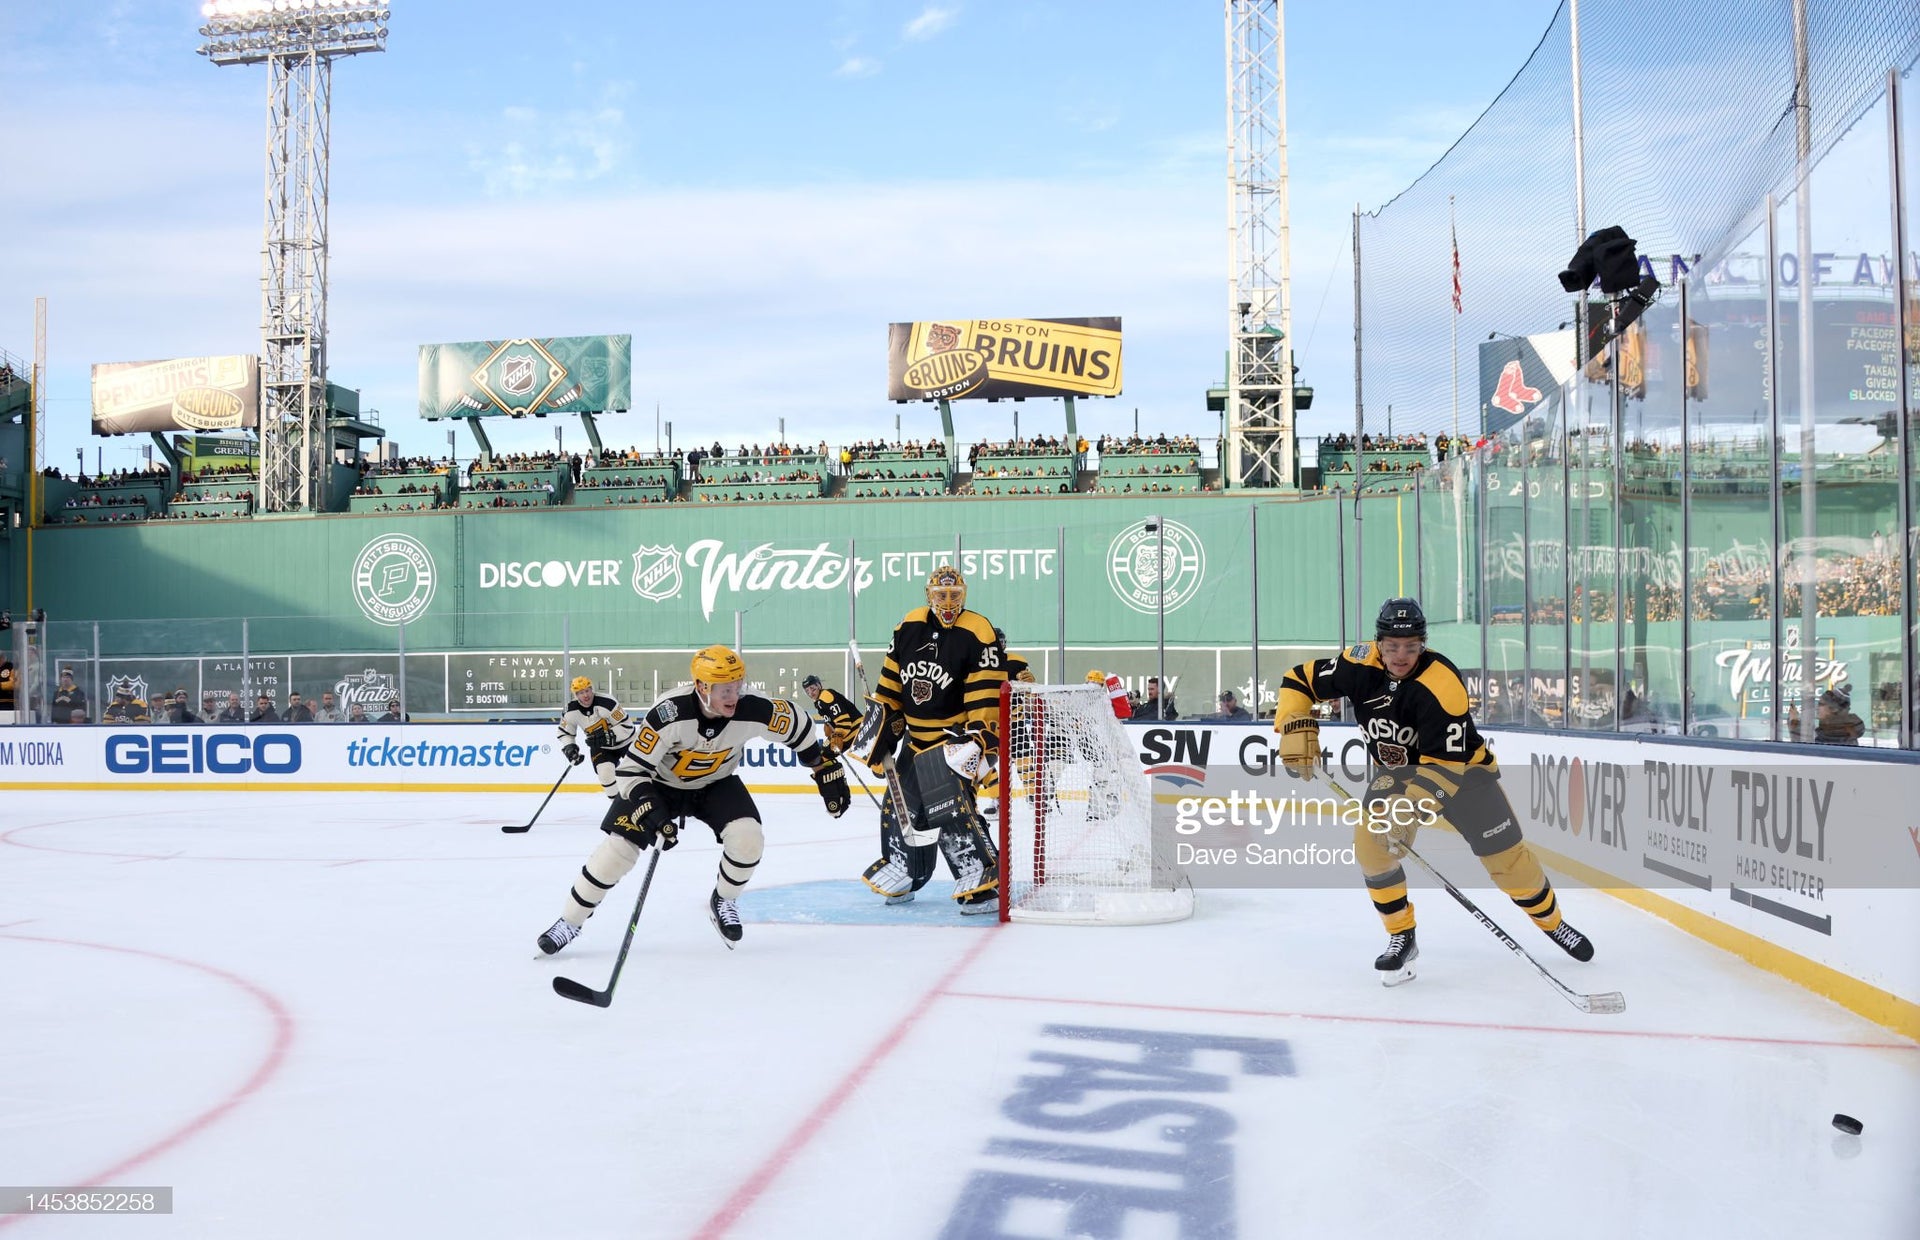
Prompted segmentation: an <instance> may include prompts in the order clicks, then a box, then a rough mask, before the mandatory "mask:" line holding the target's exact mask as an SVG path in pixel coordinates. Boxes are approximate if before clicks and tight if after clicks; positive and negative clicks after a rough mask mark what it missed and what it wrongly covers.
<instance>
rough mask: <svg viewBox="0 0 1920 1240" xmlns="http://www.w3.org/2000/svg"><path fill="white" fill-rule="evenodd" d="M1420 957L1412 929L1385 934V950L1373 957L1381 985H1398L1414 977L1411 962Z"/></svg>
mask: <svg viewBox="0 0 1920 1240" xmlns="http://www.w3.org/2000/svg"><path fill="white" fill-rule="evenodd" d="M1419 957H1420V945H1419V944H1418V943H1416V942H1414V939H1413V930H1412V929H1411V928H1408V929H1406V930H1403V931H1401V932H1400V933H1399V934H1393V935H1388V936H1387V950H1385V951H1383V952H1381V953H1380V954H1379V955H1378V956H1376V957H1374V960H1373V967H1374V968H1376V969H1378V970H1379V971H1380V984H1381V985H1382V986H1399V985H1402V984H1404V983H1406V982H1410V981H1412V980H1413V979H1414V972H1413V962H1414V961H1415V960H1417V959H1419Z"/></svg>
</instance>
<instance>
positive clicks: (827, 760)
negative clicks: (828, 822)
mask: <svg viewBox="0 0 1920 1240" xmlns="http://www.w3.org/2000/svg"><path fill="white" fill-rule="evenodd" d="M815 752H816V754H817V755H818V756H817V760H816V761H814V762H810V763H808V765H809V766H811V767H812V768H813V786H814V787H816V788H818V789H820V799H821V800H822V801H824V802H826V805H827V813H829V814H831V815H833V816H834V817H835V818H838V817H839V816H840V815H842V814H844V813H846V812H847V810H848V809H850V808H851V807H852V806H853V796H852V794H851V793H849V792H848V791H847V768H846V767H844V766H841V765H840V762H839V760H838V759H836V758H835V757H834V756H833V755H832V754H829V753H825V752H823V751H818V750H816V751H815Z"/></svg>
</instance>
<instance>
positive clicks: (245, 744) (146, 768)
mask: <svg viewBox="0 0 1920 1240" xmlns="http://www.w3.org/2000/svg"><path fill="white" fill-rule="evenodd" d="M107 769H108V770H109V771H111V772H113V773H114V774H115V775H147V774H153V775H200V774H205V773H209V772H210V773H212V774H215V775H245V774H248V773H249V772H259V773H260V774H262V775H291V774H293V773H294V772H295V771H297V770H299V769H300V738H299V737H297V736H294V735H293V734H291V733H289V732H257V733H247V732H215V733H212V734H211V735H202V734H200V733H198V732H193V733H189V734H187V735H185V736H140V735H134V734H130V735H125V736H109V737H108V738H107Z"/></svg>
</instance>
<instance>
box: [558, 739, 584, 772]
mask: <svg viewBox="0 0 1920 1240" xmlns="http://www.w3.org/2000/svg"><path fill="white" fill-rule="evenodd" d="M560 752H561V753H562V754H563V755H564V756H565V757H566V759H567V761H569V762H571V763H573V764H574V765H575V766H579V765H580V746H579V745H577V744H575V743H574V742H572V741H568V742H567V743H566V744H564V745H562V746H560Z"/></svg>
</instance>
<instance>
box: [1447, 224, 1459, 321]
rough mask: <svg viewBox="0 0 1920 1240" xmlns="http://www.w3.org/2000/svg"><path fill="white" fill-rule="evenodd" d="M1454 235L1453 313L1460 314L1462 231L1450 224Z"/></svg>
mask: <svg viewBox="0 0 1920 1240" xmlns="http://www.w3.org/2000/svg"><path fill="white" fill-rule="evenodd" d="M1447 227H1448V231H1450V232H1451V233H1452V234H1453V312H1454V313H1455V314H1459V313H1460V230H1459V229H1458V228H1455V227H1454V226H1453V225H1451V224H1449V225H1448V226H1447Z"/></svg>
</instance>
